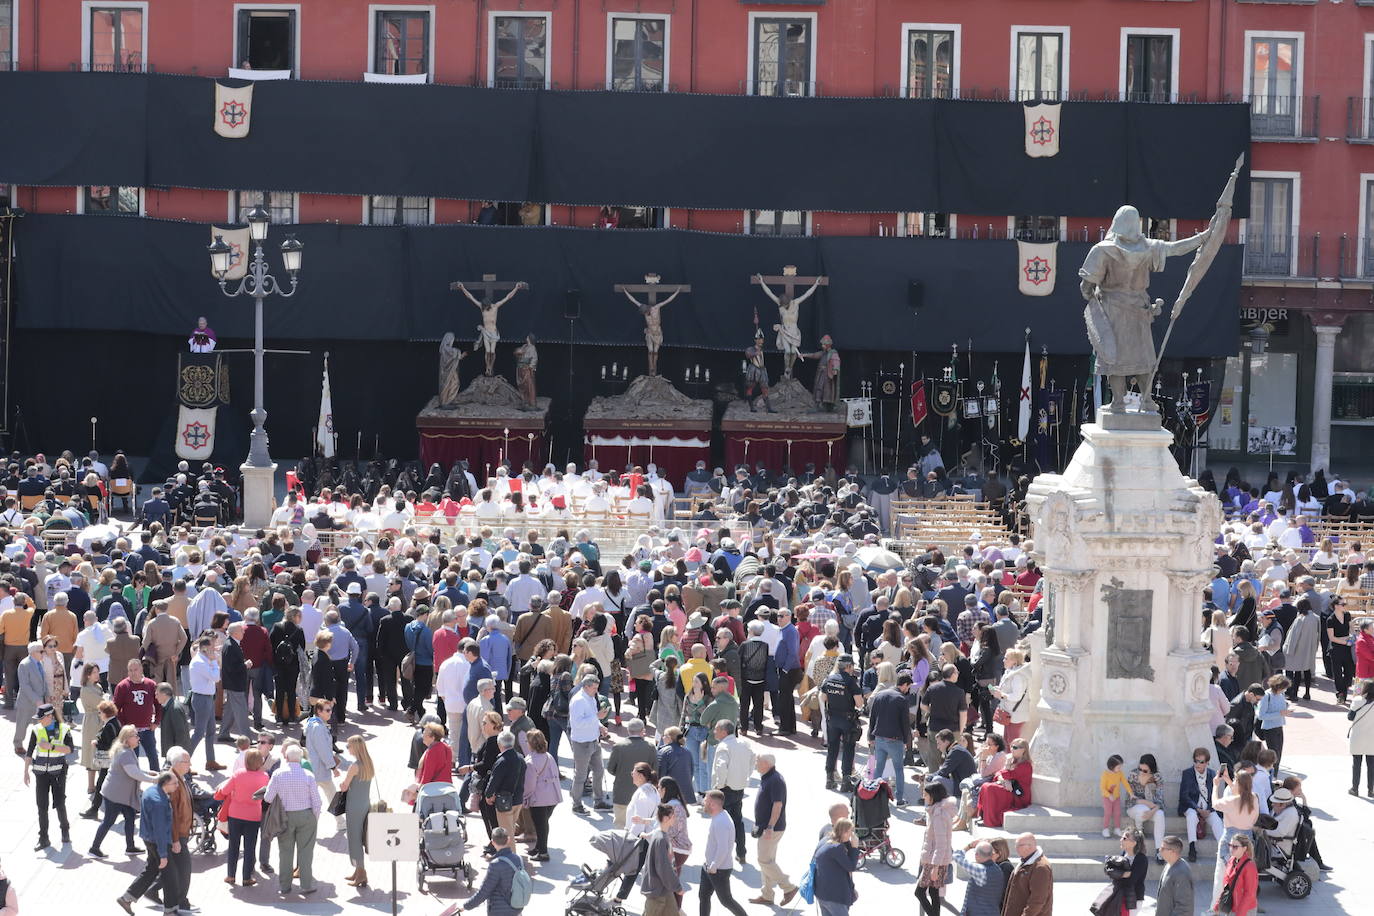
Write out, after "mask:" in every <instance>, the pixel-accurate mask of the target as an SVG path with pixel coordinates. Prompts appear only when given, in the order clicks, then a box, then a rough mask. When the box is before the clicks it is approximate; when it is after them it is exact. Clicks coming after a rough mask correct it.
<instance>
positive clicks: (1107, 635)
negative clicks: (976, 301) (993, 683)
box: [1026, 174, 1235, 806]
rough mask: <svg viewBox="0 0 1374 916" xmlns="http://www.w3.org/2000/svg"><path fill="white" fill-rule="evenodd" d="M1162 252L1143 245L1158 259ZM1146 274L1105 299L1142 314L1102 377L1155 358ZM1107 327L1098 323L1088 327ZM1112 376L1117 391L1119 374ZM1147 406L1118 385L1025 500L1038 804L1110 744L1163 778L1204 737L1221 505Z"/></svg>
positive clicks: (1199, 270) (1226, 203) (1078, 779)
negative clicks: (1211, 586)
mask: <svg viewBox="0 0 1374 916" xmlns="http://www.w3.org/2000/svg"><path fill="white" fill-rule="evenodd" d="M1234 182H1235V175H1234V174H1233V175H1232V179H1231V184H1229V185H1228V186H1227V190H1226V191H1225V192H1223V195H1222V200H1220V201H1218V207H1217V215H1216V216H1215V217H1214V218H1213V221H1212V225H1211V226H1210V227H1209V229H1208V232H1207V234H1206V237H1205V239H1204V240H1203V241H1204V242H1205V244H1203V245H1202V247H1201V250H1200V251H1199V253H1198V255H1197V258H1196V259H1195V261H1194V265H1193V269H1192V270H1190V271H1189V279H1188V283H1187V284H1185V287H1184V291H1183V294H1182V295H1181V296H1180V297H1179V301H1178V302H1176V303H1175V306H1174V311H1173V315H1174V317H1177V315H1178V312H1179V311H1180V310H1181V308H1182V304H1183V302H1184V301H1186V299H1187V296H1188V295H1189V294H1190V293H1191V291H1192V288H1193V287H1195V286H1196V284H1197V282H1199V281H1200V280H1201V278H1202V275H1203V274H1205V273H1206V269H1207V266H1208V265H1209V264H1210V263H1211V258H1212V256H1213V255H1214V254H1215V250H1216V246H1218V245H1219V244H1220V239H1221V237H1222V236H1223V235H1224V233H1225V230H1226V220H1227V219H1228V218H1229V216H1230V193H1231V190H1232V189H1233V188H1234ZM1127 234H1129V233H1127ZM1194 247H1196V246H1194ZM1165 254H1166V252H1164V251H1160V252H1159V253H1157V254H1152V255H1151V256H1152V257H1155V258H1156V259H1157V262H1158V263H1159V264H1161V265H1162V262H1163V257H1164V255H1165ZM1101 257H1102V255H1101V253H1100V252H1098V253H1097V254H1090V255H1089V262H1088V263H1087V264H1085V273H1084V280H1085V283H1087V282H1088V281H1091V282H1092V284H1093V289H1091V290H1087V289H1085V292H1089V293H1091V295H1092V297H1093V299H1094V300H1096V301H1098V304H1099V306H1100V305H1101V304H1102V302H1103V301H1104V300H1103V294H1102V292H1101V290H1105V289H1106V288H1107V284H1104V283H1102V282H1101V281H1100V279H1094V278H1096V277H1097V274H1095V273H1094V271H1093V269H1092V268H1093V265H1094V264H1095V263H1096V261H1095V259H1100V258H1101ZM1146 275H1147V274H1146V272H1145V271H1144V270H1142V271H1141V272H1140V273H1139V275H1138V276H1135V277H1134V281H1133V287H1134V288H1133V289H1131V291H1130V293H1129V295H1127V294H1125V293H1123V294H1122V295H1120V296H1118V297H1117V298H1119V299H1120V300H1121V301H1120V302H1116V303H1113V302H1112V301H1107V302H1106V305H1107V306H1113V305H1116V306H1120V307H1121V308H1122V309H1135V310H1138V311H1140V312H1141V315H1136V316H1130V321H1131V322H1139V323H1140V324H1141V325H1142V326H1143V328H1144V329H1145V330H1144V332H1143V334H1142V336H1141V341H1140V343H1141V346H1140V347H1138V348H1137V349H1139V350H1141V351H1142V352H1140V353H1138V354H1135V355H1134V356H1133V357H1132V359H1134V360H1135V362H1132V363H1131V364H1130V366H1129V367H1128V368H1130V369H1131V370H1132V371H1131V372H1112V373H1111V374H1113V375H1118V374H1120V375H1130V374H1136V372H1135V370H1136V368H1140V369H1143V370H1147V371H1149V372H1152V371H1153V368H1152V367H1153V366H1154V365H1156V357H1155V354H1154V352H1153V343H1152V342H1151V341H1150V340H1149V338H1148V327H1149V320H1148V317H1147V315H1148V312H1149V311H1152V309H1150V300H1149V297H1148V293H1147V292H1146V290H1145V289H1144V282H1143V281H1144V278H1145V276H1146ZM1107 298H1108V299H1110V297H1107ZM1128 299H1129V301H1127V300H1128ZM1109 311H1110V310H1109V309H1108V312H1109ZM1104 314H1107V312H1104ZM1088 323H1089V330H1090V333H1089V336H1090V338H1092V339H1093V342H1094V346H1095V348H1096V347H1100V346H1103V345H1104V344H1103V335H1102V334H1094V333H1093V330H1094V316H1093V314H1092V303H1091V302H1090V308H1089V314H1088ZM1106 327H1107V325H1106V323H1105V320H1104V322H1103V323H1102V324H1101V325H1100V326H1099V327H1098V328H1097V330H1098V331H1102V330H1103V329H1104V328H1106ZM1166 340H1167V338H1166ZM1120 342H1121V336H1120V334H1118V335H1117V340H1116V343H1117V344H1118V345H1119V344H1120ZM1146 346H1148V348H1149V352H1144V350H1145V347H1146ZM1161 350H1162V347H1161ZM1114 358H1115V359H1118V360H1120V359H1121V358H1122V357H1121V355H1120V353H1117V354H1115V355H1114ZM1099 360H1101V354H1099ZM1142 374H1144V373H1142ZM1118 384H1120V385H1121V387H1122V388H1123V389H1124V380H1118ZM1142 400H1143V399H1142ZM1151 407H1152V405H1150V404H1148V403H1143V404H1142V409H1141V410H1140V411H1127V410H1126V409H1125V405H1124V404H1123V403H1121V399H1120V397H1119V395H1118V396H1117V397H1116V399H1115V400H1114V402H1113V403H1112V405H1111V406H1110V407H1103V408H1102V409H1101V410H1100V411H1099V412H1098V415H1097V422H1096V423H1089V424H1086V425H1085V426H1084V427H1083V430H1082V436H1083V442H1082V444H1081V445H1080V446H1079V447H1078V450H1077V451H1076V452H1075V453H1074V456H1073V460H1072V461H1071V462H1070V463H1069V466H1068V467H1067V468H1065V469H1064V472H1063V473H1062V474H1042V475H1040V476H1039V477H1037V478H1035V481H1034V482H1033V483H1032V484H1031V487H1030V491H1029V493H1028V495H1027V497H1026V506H1027V510H1028V512H1029V514H1030V517H1031V522H1032V526H1033V531H1034V537H1035V545H1036V549H1037V552H1038V553H1039V555H1040V560H1041V565H1042V567H1043V570H1044V573H1045V579H1046V588H1047V590H1048V592H1047V594H1046V596H1045V599H1044V600H1045V601H1046V602H1047V606H1046V611H1045V626H1044V648H1043V649H1038V651H1036V652H1035V657H1034V658H1033V659H1032V663H1033V664H1034V665H1035V669H1034V670H1035V671H1036V675H1037V681H1038V684H1037V685H1036V686H1035V688H1033V689H1032V691H1031V696H1032V699H1033V700H1034V702H1035V707H1034V710H1033V712H1032V715H1031V727H1032V728H1033V729H1034V736H1033V738H1032V739H1031V753H1032V756H1033V759H1034V760H1035V785H1034V791H1033V796H1034V798H1035V800H1036V802H1037V803H1040V804H1046V805H1061V806H1063V805H1083V804H1086V803H1087V801H1088V800H1091V799H1093V798H1096V792H1097V781H1098V777H1099V775H1100V774H1101V772H1102V766H1103V761H1104V760H1106V759H1107V757H1108V756H1110V755H1111V754H1121V755H1122V756H1124V757H1126V758H1127V759H1134V758H1135V757H1136V756H1138V755H1139V754H1143V753H1152V754H1154V755H1155V756H1156V758H1157V759H1158V761H1159V764H1160V767H1161V770H1160V772H1162V773H1164V774H1166V775H1169V774H1177V773H1180V772H1182V771H1183V770H1184V769H1185V768H1187V767H1188V766H1189V764H1190V762H1191V760H1192V757H1191V752H1192V749H1193V748H1195V747H1205V748H1210V747H1211V746H1212V735H1211V729H1210V728H1209V727H1208V721H1209V716H1208V705H1207V685H1208V676H1209V673H1210V667H1211V663H1212V656H1211V654H1210V653H1209V652H1207V651H1206V650H1204V649H1203V647H1202V645H1201V643H1200V639H1199V633H1200V630H1201V626H1200V624H1201V618H1200V615H1199V609H1200V608H1201V607H1202V589H1203V588H1204V587H1205V586H1206V585H1207V584H1208V582H1210V581H1211V576H1212V557H1213V546H1212V545H1213V539H1214V538H1215V537H1216V534H1217V530H1218V528H1219V526H1220V525H1221V519H1222V511H1221V504H1220V502H1218V500H1217V497H1216V495H1215V494H1213V493H1209V492H1207V491H1206V490H1204V489H1202V487H1200V486H1199V485H1198V484H1197V482H1196V481H1194V480H1192V479H1191V478H1188V477H1185V476H1184V475H1183V474H1182V473H1180V472H1179V470H1178V464H1177V463H1176V462H1175V461H1174V458H1173V455H1171V454H1170V452H1169V446H1170V445H1171V444H1172V442H1173V435H1172V434H1171V433H1169V432H1166V431H1165V430H1163V429H1162V428H1161V427H1160V422H1159V416H1158V414H1156V413H1155V412H1154V411H1153V410H1152V409H1150V408H1151Z"/></svg>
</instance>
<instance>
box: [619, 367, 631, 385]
mask: <svg viewBox="0 0 1374 916" xmlns="http://www.w3.org/2000/svg"><path fill="white" fill-rule="evenodd" d="M629 377H630V367H629V365H628V364H626V365H624V366H622V367H621V368H620V380H621V381H622V382H623V381H625V380H627V379H628V378H629Z"/></svg>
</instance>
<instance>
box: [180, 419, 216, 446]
mask: <svg viewBox="0 0 1374 916" xmlns="http://www.w3.org/2000/svg"><path fill="white" fill-rule="evenodd" d="M181 441H182V442H185V443H186V445H187V447H188V448H194V449H202V448H205V446H206V444H207V443H209V441H210V427H208V426H206V425H205V424H204V423H201V422H200V421H199V420H197V421H195V422H193V423H187V424H186V428H185V429H183V430H182V431H181Z"/></svg>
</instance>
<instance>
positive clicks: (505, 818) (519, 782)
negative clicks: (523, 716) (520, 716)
mask: <svg viewBox="0 0 1374 916" xmlns="http://www.w3.org/2000/svg"><path fill="white" fill-rule="evenodd" d="M496 747H497V749H498V750H499V751H500V752H501V753H500V756H498V757H497V758H496V763H494V764H492V767H491V772H490V773H488V774H487V784H486V786H485V788H483V790H482V798H483V800H484V801H485V802H486V803H487V804H488V805H490V806H492V807H493V808H495V809H496V823H497V825H498V826H500V827H504V828H505V829H506V832H507V833H509V834H510V835H511V836H514V835H515V821H516V818H518V817H519V816H520V806H521V802H522V801H523V800H524V798H525V758H523V757H521V756H520V752H519V751H517V750H516V749H515V733H514V732H512V731H509V730H507V731H503V732H501V734H499V735H497V736H496ZM502 808H505V810H504V811H503V810H501V809H502Z"/></svg>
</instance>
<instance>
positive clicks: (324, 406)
mask: <svg viewBox="0 0 1374 916" xmlns="http://www.w3.org/2000/svg"><path fill="white" fill-rule="evenodd" d="M334 439H335V436H334V403H333V398H331V397H330V395H329V354H328V353H326V354H325V355H324V377H323V379H321V381H320V417H319V419H318V420H317V421H316V423H315V444H316V445H318V446H319V447H320V454H322V455H323V456H324V457H326V458H333V457H334Z"/></svg>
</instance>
